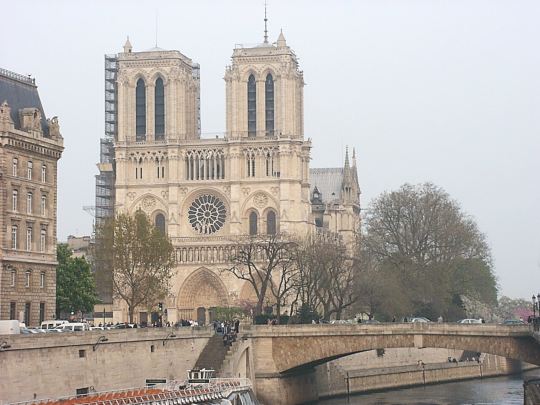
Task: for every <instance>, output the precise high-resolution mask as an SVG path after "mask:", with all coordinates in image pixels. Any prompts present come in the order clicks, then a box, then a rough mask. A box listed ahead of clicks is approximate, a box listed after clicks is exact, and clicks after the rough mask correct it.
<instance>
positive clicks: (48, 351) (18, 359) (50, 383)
mask: <svg viewBox="0 0 540 405" xmlns="http://www.w3.org/2000/svg"><path fill="white" fill-rule="evenodd" d="M171 334H174V336H170V335H171ZM211 335H212V331H211V330H210V329H209V328H178V329H176V328H159V329H152V328H149V329H127V330H110V331H89V332H75V333H58V334H39V335H3V336H0V343H2V344H3V345H4V347H5V346H6V345H8V346H9V348H6V349H4V350H2V351H0V404H2V403H10V402H19V401H27V400H33V399H45V398H58V397H62V396H73V395H75V394H76V393H77V390H78V389H88V390H89V392H94V391H95V392H100V391H108V390H115V389H122V388H132V387H143V386H145V384H146V382H147V380H151V379H166V380H167V381H168V380H171V379H178V380H185V379H186V377H187V374H186V371H187V370H189V369H191V368H192V367H193V366H194V365H195V362H196V361H197V358H198V356H199V354H200V353H201V351H202V349H203V348H204V347H205V345H206V343H207V342H208V340H209V338H210V336H211ZM104 339H107V340H106V341H103V340H104ZM98 341H100V342H99V343H97V342H98ZM96 343H97V344H96Z"/></svg>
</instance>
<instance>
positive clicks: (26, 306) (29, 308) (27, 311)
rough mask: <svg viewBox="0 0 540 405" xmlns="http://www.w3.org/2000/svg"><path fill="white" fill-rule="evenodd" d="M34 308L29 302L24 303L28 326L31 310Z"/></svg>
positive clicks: (28, 324)
mask: <svg viewBox="0 0 540 405" xmlns="http://www.w3.org/2000/svg"><path fill="white" fill-rule="evenodd" d="M31 309H32V306H31V304H30V303H29V302H27V303H26V304H24V324H25V325H26V326H30V310H31Z"/></svg>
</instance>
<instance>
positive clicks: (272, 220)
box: [266, 211, 276, 235]
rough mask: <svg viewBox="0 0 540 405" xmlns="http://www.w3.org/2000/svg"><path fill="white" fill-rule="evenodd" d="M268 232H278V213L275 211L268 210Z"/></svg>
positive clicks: (269, 233) (271, 233)
mask: <svg viewBox="0 0 540 405" xmlns="http://www.w3.org/2000/svg"><path fill="white" fill-rule="evenodd" d="M266 234H267V235H275V234H276V213H275V212H274V211H268V214H266Z"/></svg>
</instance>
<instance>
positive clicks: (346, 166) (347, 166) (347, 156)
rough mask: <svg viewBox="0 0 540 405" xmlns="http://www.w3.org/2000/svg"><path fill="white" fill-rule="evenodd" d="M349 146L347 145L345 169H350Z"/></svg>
mask: <svg viewBox="0 0 540 405" xmlns="http://www.w3.org/2000/svg"><path fill="white" fill-rule="evenodd" d="M349 167H350V165H349V147H348V146H345V170H347V169H349Z"/></svg>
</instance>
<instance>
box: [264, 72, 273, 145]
mask: <svg viewBox="0 0 540 405" xmlns="http://www.w3.org/2000/svg"><path fill="white" fill-rule="evenodd" d="M264 101H265V103H264V104H265V113H266V115H265V116H266V135H267V136H268V135H273V134H274V78H273V77H272V75H271V74H270V73H269V74H268V75H267V76H266V81H265V83H264Z"/></svg>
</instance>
